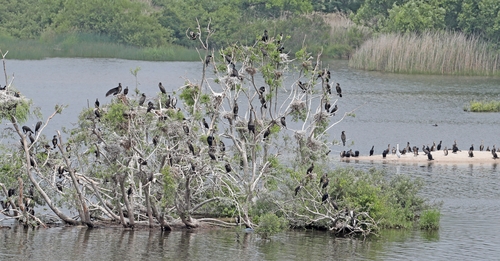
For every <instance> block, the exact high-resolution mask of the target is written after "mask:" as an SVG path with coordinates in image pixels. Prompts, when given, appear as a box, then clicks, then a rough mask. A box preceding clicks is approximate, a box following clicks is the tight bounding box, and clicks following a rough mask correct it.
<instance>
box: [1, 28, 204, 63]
mask: <svg viewBox="0 0 500 261" xmlns="http://www.w3.org/2000/svg"><path fill="white" fill-rule="evenodd" d="M0 49H1V50H3V51H7V50H8V51H9V58H10V59H21V60H22V59H44V58H50V57H82V58H121V59H129V60H148V61H194V60H197V59H199V57H198V54H197V52H196V51H195V50H192V49H188V48H185V47H182V46H178V45H173V44H172V45H168V46H162V47H158V48H138V47H133V46H128V45H124V44H120V43H116V42H114V41H113V40H112V39H110V38H108V37H105V36H98V35H91V34H67V35H59V36H55V35H51V36H42V37H41V38H40V40H20V39H14V38H11V37H6V36H0Z"/></svg>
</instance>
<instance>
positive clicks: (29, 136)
mask: <svg viewBox="0 0 500 261" xmlns="http://www.w3.org/2000/svg"><path fill="white" fill-rule="evenodd" d="M28 138H29V139H30V142H31V144H33V142H35V138H33V136H31V132H30V133H29V134H28Z"/></svg>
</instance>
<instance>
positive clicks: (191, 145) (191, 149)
mask: <svg viewBox="0 0 500 261" xmlns="http://www.w3.org/2000/svg"><path fill="white" fill-rule="evenodd" d="M187 144H188V148H189V151H190V152H191V153H192V154H193V156H194V147H193V144H191V142H189V141H188V142H187Z"/></svg>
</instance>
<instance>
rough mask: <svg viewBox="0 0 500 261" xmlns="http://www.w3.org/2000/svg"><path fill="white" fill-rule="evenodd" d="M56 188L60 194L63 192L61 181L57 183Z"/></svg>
mask: <svg viewBox="0 0 500 261" xmlns="http://www.w3.org/2000/svg"><path fill="white" fill-rule="evenodd" d="M56 187H57V190H59V191H60V192H63V186H62V183H61V181H58V182H56Z"/></svg>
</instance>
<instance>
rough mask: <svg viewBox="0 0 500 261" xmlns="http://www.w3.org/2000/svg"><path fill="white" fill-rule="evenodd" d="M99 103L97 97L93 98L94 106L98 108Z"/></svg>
mask: <svg viewBox="0 0 500 261" xmlns="http://www.w3.org/2000/svg"><path fill="white" fill-rule="evenodd" d="M99 104H100V103H99V99H98V98H95V102H94V106H95V107H96V108H99Z"/></svg>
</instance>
